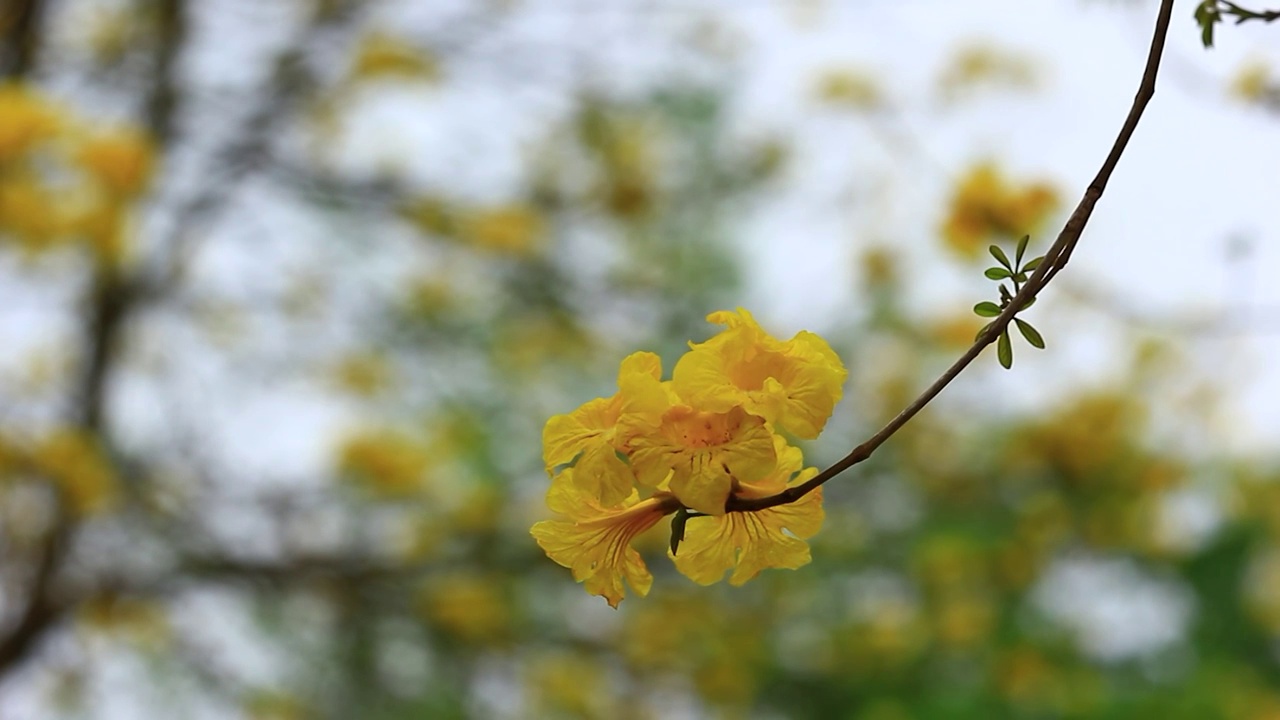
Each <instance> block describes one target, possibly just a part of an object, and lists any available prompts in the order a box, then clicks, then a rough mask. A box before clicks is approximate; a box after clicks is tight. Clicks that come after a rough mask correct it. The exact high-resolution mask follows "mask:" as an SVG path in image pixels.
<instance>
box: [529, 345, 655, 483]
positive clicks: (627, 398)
mask: <svg viewBox="0 0 1280 720" xmlns="http://www.w3.org/2000/svg"><path fill="white" fill-rule="evenodd" d="M661 375H662V360H661V359H660V358H659V357H658V356H657V355H655V354H653V353H649V352H638V353H635V354H633V355H630V356H628V357H627V358H626V359H625V360H623V361H622V367H621V369H620V370H619V371H618V392H617V393H616V394H615V395H614V396H613V397H610V398H596V399H595V400H591V401H590V402H587V403H585V404H583V405H582V407H580V408H578V409H577V410H574V411H573V412H571V413H568V414H565V415H556V416H554V417H552V418H551V419H550V420H548V421H547V425H546V427H545V428H544V429H543V432H542V455H543V461H544V462H545V463H546V466H547V472H548V473H554V471H555V468H556V467H558V466H561V465H567V464H569V463H574V468H575V469H576V472H574V473H573V475H572V477H573V478H574V482H576V483H577V484H578V487H580V488H581V489H583V490H584V491H586V492H588V493H589V494H590V495H591V496H592V497H595V498H597V499H598V500H599V502H600V503H602V504H603V505H605V506H610V505H617V504H618V503H620V502H622V501H623V500H624V499H626V497H627V496H628V495H629V494H630V493H631V491H632V488H633V485H634V476H633V474H632V471H631V468H630V467H629V466H628V465H627V463H626V462H625V461H624V460H623V459H622V458H621V457H620V456H619V453H620V452H621V451H622V450H623V448H624V445H625V442H626V440H627V436H626V432H625V431H624V430H622V427H623V426H620V424H619V421H620V420H622V419H623V417H624V416H653V417H654V418H655V421H656V416H657V413H659V412H661V408H662V407H663V406H665V404H666V402H665V398H666V392H665V390H663V389H662V387H661V384H660V382H659V378H660V377H661ZM641 424H643V421H641ZM575 459H576V461H575Z"/></svg>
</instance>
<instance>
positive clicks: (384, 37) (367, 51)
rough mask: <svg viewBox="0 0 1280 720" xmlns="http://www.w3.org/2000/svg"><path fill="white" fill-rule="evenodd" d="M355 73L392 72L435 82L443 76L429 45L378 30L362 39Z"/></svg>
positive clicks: (376, 75) (379, 74)
mask: <svg viewBox="0 0 1280 720" xmlns="http://www.w3.org/2000/svg"><path fill="white" fill-rule="evenodd" d="M352 73H353V74H354V75H355V76H356V77H358V78H368V77H384V76H388V75H391V76H396V77H403V78H414V79H420V80H425V81H428V82H434V81H437V80H439V79H440V64H439V62H438V61H437V60H436V58H435V57H434V56H433V55H432V54H431V53H430V52H428V51H427V50H425V49H422V48H418V47H414V46H413V45H411V44H409V43H408V42H406V41H405V40H403V39H402V38H398V37H395V36H392V35H388V34H385V33H380V32H374V33H370V34H368V35H366V36H365V37H364V39H363V40H362V41H361V42H360V47H359V49H358V50H357V51H356V59H355V67H354V68H353V70H352Z"/></svg>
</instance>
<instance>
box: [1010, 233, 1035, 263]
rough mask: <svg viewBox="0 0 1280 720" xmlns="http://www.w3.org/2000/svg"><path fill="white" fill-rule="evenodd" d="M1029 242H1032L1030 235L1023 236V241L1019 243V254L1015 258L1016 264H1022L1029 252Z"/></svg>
mask: <svg viewBox="0 0 1280 720" xmlns="http://www.w3.org/2000/svg"><path fill="white" fill-rule="evenodd" d="M1029 242H1031V236H1030V235H1023V236H1022V239H1021V240H1019V241H1018V252H1017V254H1016V255H1014V256H1013V260H1014V262H1015V263H1020V262H1022V255H1023V254H1024V253H1026V252H1027V243H1029Z"/></svg>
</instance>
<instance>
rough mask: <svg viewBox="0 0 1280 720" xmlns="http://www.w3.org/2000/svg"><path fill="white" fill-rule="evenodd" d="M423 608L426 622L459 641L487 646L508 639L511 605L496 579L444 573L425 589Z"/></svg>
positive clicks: (420, 606)
mask: <svg viewBox="0 0 1280 720" xmlns="http://www.w3.org/2000/svg"><path fill="white" fill-rule="evenodd" d="M419 609H420V611H421V613H422V615H423V617H425V618H426V619H428V620H430V621H431V622H433V623H435V624H436V625H438V626H439V627H441V628H442V629H443V630H445V631H446V632H448V633H450V634H452V635H454V636H455V637H457V638H458V639H459V640H462V641H463V642H468V643H481V644H487V643H492V642H495V641H497V640H500V639H502V638H503V637H506V636H507V634H508V632H509V629H510V627H511V623H512V615H511V602H510V599H509V598H508V597H507V595H506V591H505V590H504V589H503V587H502V583H501V582H499V581H498V579H497V578H496V577H493V576H489V575H478V574H471V573H466V572H455V573H448V574H443V575H440V576H437V577H433V578H431V579H430V580H429V581H428V582H427V583H426V584H425V585H423V586H422V590H421V595H420V597H419Z"/></svg>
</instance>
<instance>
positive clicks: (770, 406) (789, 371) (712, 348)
mask: <svg viewBox="0 0 1280 720" xmlns="http://www.w3.org/2000/svg"><path fill="white" fill-rule="evenodd" d="M707 321H708V322H713V323H716V324H720V325H725V326H727V327H726V329H725V330H724V331H722V332H721V333H720V334H718V335H716V336H715V337H713V338H711V339H710V340H708V341H707V342H704V343H701V344H697V345H692V346H691V350H690V351H689V352H688V353H685V355H684V357H683V358H681V359H680V361H679V362H678V363H676V367H675V371H674V373H673V376H672V385H673V386H674V388H675V390H676V392H677V393H679V394H680V396H681V397H682V398H685V399H686V400H687V401H688V402H689V403H690V404H692V405H694V406H696V407H699V408H702V409H705V410H710V411H719V412H723V411H726V410H728V409H729V408H732V407H734V406H739V405H740V406H742V407H744V408H746V410H747V412H749V413H751V414H753V415H759V416H761V417H763V418H764V419H766V420H768V421H770V422H772V423H776V424H777V425H779V426H781V427H783V428H785V429H786V430H788V431H790V432H792V433H794V434H795V435H797V436H798V437H802V438H807V439H812V438H815V437H817V436H818V434H819V433H821V432H822V428H823V427H824V426H825V425H826V422H827V418H829V417H831V411H832V410H833V409H834V408H835V404H836V403H837V402H839V401H840V397H841V395H842V394H843V390H842V385H843V384H844V380H845V378H846V377H847V376H848V372H847V371H846V370H845V368H844V364H843V363H841V362H840V358H839V357H838V356H837V355H836V354H835V352H833V351H832V350H831V346H829V345H828V344H827V342H826V341H825V340H823V339H822V338H820V337H818V336H817V335H815V334H813V333H810V332H804V331H802V332H800V333H797V334H796V336H795V337H793V338H792V339H791V340H789V341H786V342H783V341H780V340H778V339H776V338H774V337H772V336H770V335H769V334H768V333H766V332H765V331H764V330H763V329H762V328H761V327H760V325H758V324H757V323H756V321H755V319H754V318H752V317H751V314H750V313H748V312H747V311H746V310H743V309H741V308H739V309H738V311H737V312H727V311H725V312H716V313H711V314H710V315H708V316H707Z"/></svg>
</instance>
